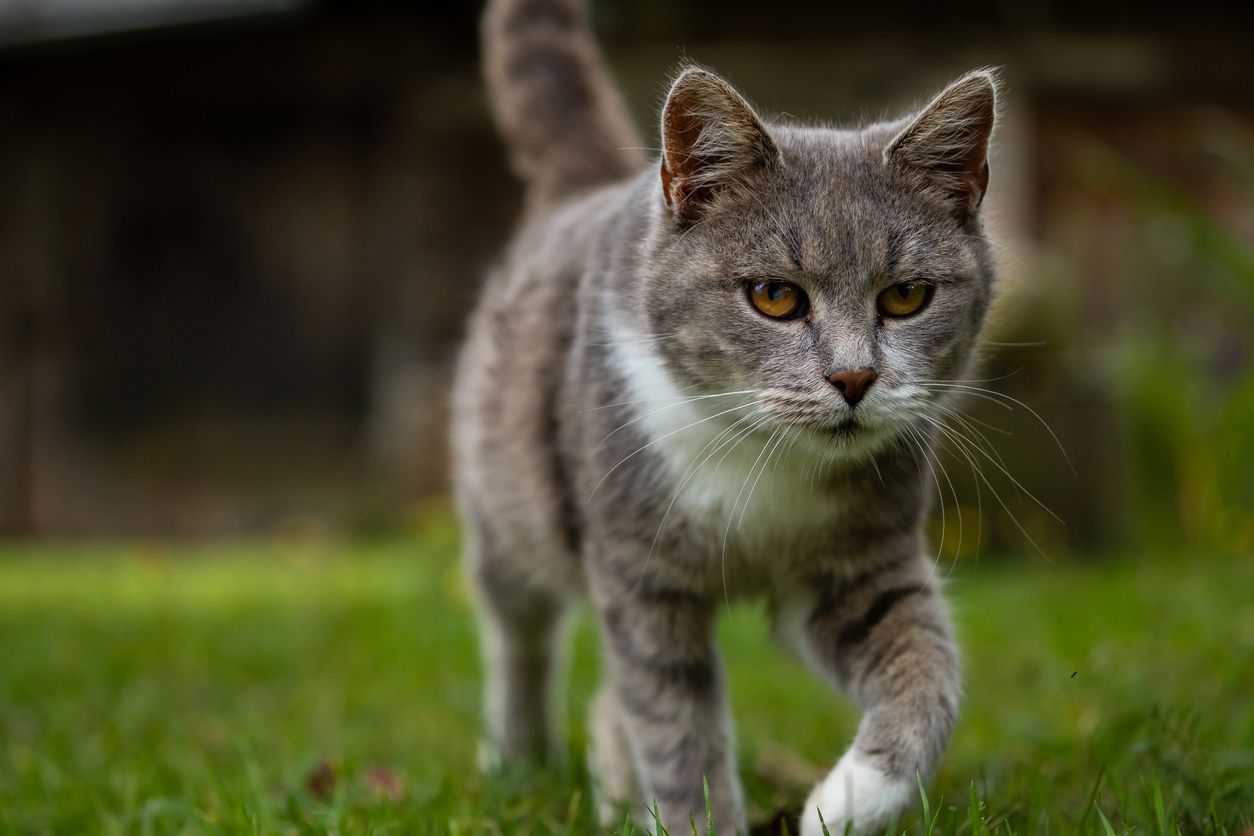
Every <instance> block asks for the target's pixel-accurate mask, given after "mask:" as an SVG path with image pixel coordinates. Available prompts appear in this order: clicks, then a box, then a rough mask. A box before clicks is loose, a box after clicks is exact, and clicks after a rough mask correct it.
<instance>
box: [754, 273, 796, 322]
mask: <svg viewBox="0 0 1254 836" xmlns="http://www.w3.org/2000/svg"><path fill="white" fill-rule="evenodd" d="M749 301H750V302H752V303H753V307H755V308H757V309H758V310H759V311H761V312H762V313H764V314H766V315H767V316H769V317H771V318H772V319H795V318H796V317H799V316H804V315H805V312H806V310H808V309H809V307H810V300H809V298H807V297H806V292H805V291H804V290H802V289H801V288H799V287H797V286H796V285H795V284H792V283H790V282H781V281H777V280H775V279H760V280H758V281H756V282H753V283H752V284H750V285H749Z"/></svg>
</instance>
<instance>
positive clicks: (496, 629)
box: [468, 537, 565, 769]
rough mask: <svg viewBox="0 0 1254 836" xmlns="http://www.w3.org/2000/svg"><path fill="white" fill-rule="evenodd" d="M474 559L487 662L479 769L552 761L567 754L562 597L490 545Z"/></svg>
mask: <svg viewBox="0 0 1254 836" xmlns="http://www.w3.org/2000/svg"><path fill="white" fill-rule="evenodd" d="M473 539H474V540H475V541H477V544H476V545H472V549H474V550H475V551H473V552H472V553H471V554H469V555H468V560H469V564H470V573H469V574H470V578H471V583H472V585H473V586H474V588H475V591H476V593H477V596H476V597H477V603H478V611H479V633H480V643H481V646H482V651H483V663H484V679H485V686H484V687H485V692H484V715H485V722H486V726H487V736H486V739H485V741H484V743H483V745H482V747H481V749H480V753H479V760H480V766H481V767H483V768H485V769H491V768H495V767H497V766H500V765H502V764H505V763H516V762H522V761H545V760H553V759H556V758H557V757H558V756H559V755H560V750H561V736H560V735H559V734H558V733H557V729H556V720H557V717H556V714H557V702H558V701H557V699H556V693H555V692H556V690H557V689H556V683H555V682H554V680H555V678H556V674H557V673H558V668H559V667H560V665H559V664H558V659H559V657H560V655H561V654H560V650H561V648H560V642H561V640H562V638H563V632H564V631H563V629H562V626H563V621H564V613H565V606H564V602H563V600H562V598H561V597H560V596H558V595H557V594H555V593H553V592H550V591H548V590H544V589H540V588H537V586H535V585H534V584H532V583H530V582H529V581H528V579H526V578H520V577H518V575H517V573H516V572H511V571H510V567H509V565H508V563H507V562H506V561H505V560H503V559H502V557H503V556H502V555H499V554H494V553H491V552H488V551H486V550H485V549H484V547H483V538H482V537H476V538H473Z"/></svg>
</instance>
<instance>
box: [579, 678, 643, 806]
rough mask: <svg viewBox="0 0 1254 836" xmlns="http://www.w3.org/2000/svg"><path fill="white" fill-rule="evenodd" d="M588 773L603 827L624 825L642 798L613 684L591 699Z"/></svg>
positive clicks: (607, 684)
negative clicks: (625, 817)
mask: <svg viewBox="0 0 1254 836" xmlns="http://www.w3.org/2000/svg"><path fill="white" fill-rule="evenodd" d="M588 738H589V739H588V772H589V773H590V774H591V776H592V783H593V788H594V791H595V793H596V806H597V816H598V818H599V819H600V822H601V826H602V827H613V826H615V825H621V824H622V823H623V814H624V812H625V811H627V810H628V809H629V808H630V807H631V806H632V804H633V802H634V801H636V800H637V799H638V797H639V796H640V789H639V782H638V781H637V780H636V768H635V764H634V763H633V762H632V758H631V748H630V747H629V745H628V743H627V738H626V733H625V731H624V729H623V720H622V708H621V707H620V706H619V704H618V695H617V694H616V693H615V692H614V688H613V686H612V685H611V684H610V683H608V682H607V683H604V684H602V685H601V690H600V691H599V692H598V693H597V695H596V697H595V698H594V699H593V700H592V705H591V706H590V708H589V710H588Z"/></svg>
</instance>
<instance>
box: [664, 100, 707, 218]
mask: <svg viewBox="0 0 1254 836" xmlns="http://www.w3.org/2000/svg"><path fill="white" fill-rule="evenodd" d="M690 98H691V97H690V96H689V95H688V94H687V93H682V92H679V93H676V94H675V95H673V96H672V97H671V100H670V101H669V102H667V104H666V113H665V116H664V118H663V130H662V147H663V149H664V151H663V153H662V194H663V195H664V196H665V198H666V204H667V205H668V206H674V205H679V206H680V207H685V206H687V205H688V204H690V203H693V202H695V203H702V202H704V199H705V197H706V195H705V194H704V192H705V191H706V190H705V189H701V188H699V187H694V186H693V185H692V182H691V181H692V176H693V174H695V173H696V172H698V171H700V170H701V169H702V168H704V167H705V166H707V165H710V164H711V162H712V161H711V160H708V159H706V158H704V157H700V156H697V155H696V154H694V153H693V149H694V148H696V147H697V142H698V141H699V140H700V138H701V130H702V127H703V124H702V122H701V120H700V119H698V118H696V117H695V116H693V107H692V103H691V102H690V101H689V99H690Z"/></svg>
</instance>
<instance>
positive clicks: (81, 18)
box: [0, 0, 1254, 554]
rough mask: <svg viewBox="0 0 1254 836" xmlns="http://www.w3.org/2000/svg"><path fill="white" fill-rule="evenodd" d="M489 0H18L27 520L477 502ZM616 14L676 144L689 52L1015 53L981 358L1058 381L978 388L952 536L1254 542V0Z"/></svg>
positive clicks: (182, 525)
mask: <svg viewBox="0 0 1254 836" xmlns="http://www.w3.org/2000/svg"><path fill="white" fill-rule="evenodd" d="M479 8H480V7H479V4H477V3H465V4H461V3H450V4H416V3H415V4H384V3H369V2H301V0H216V1H215V0H184V1H183V2H180V1H179V0H91V1H90V2H89V1H88V0H43V1H42V2H41V1H40V0H0V532H2V533H4V534H6V535H20V536H91V537H109V536H128V537H135V536H140V537H147V536H153V537H157V536H177V537H199V536H222V535H230V536H235V535H253V534H270V533H276V532H279V533H282V532H289V531H296V532H302V531H310V530H312V531H318V532H335V533H340V532H343V533H348V534H369V533H376V532H382V531H388V530H392V529H395V528H397V527H403V526H404V524H405V523H404V521H405V519H406V518H407V516H408V515H410V514H411V512H412V509H413V508H414V507H415V505H416V504H417V503H419V502H421V501H422V500H423V499H424V498H426V497H433V496H435V497H438V496H441V495H442V493H443V492H444V490H445V488H446V462H445V458H446V447H445V421H446V417H445V390H446V387H447V385H448V382H449V376H450V364H451V359H452V357H453V355H454V353H455V351H456V348H457V341H458V338H459V335H460V333H461V330H462V320H463V318H464V316H465V314H466V313H467V311H468V308H469V307H470V305H471V304H472V303H473V300H474V298H475V294H476V292H477V288H478V286H479V283H480V277H481V276H482V275H483V273H484V271H485V269H486V267H487V266H488V265H489V264H490V263H491V261H492V259H493V257H494V253H495V252H496V251H497V250H498V249H499V247H500V246H501V244H502V243H503V242H504V240H505V238H506V236H507V234H508V232H509V229H510V224H511V222H512V220H513V219H514V218H515V216H516V213H517V211H518V208H519V197H520V194H519V188H518V185H517V183H516V182H515V181H514V180H513V178H512V177H511V175H510V173H509V171H508V169H507V166H506V163H505V158H504V153H503V150H502V148H501V146H500V144H499V142H498V140H497V138H496V135H495V133H494V131H493V128H492V126H491V124H490V121H489V118H488V115H487V112H486V108H485V103H484V98H483V93H482V89H481V84H480V80H479V76H478V67H477V61H478V45H477V32H476V20H477V16H478V13H479ZM594 13H595V14H594V16H595V19H596V23H597V29H598V32H599V34H600V37H601V40H602V42H603V44H604V45H605V49H606V51H607V53H608V55H609V57H610V61H611V64H612V65H613V67H614V69H615V72H616V75H617V77H618V79H619V82H620V84H621V86H622V87H623V89H624V91H625V92H626V94H627V97H628V99H629V101H630V103H631V105H632V107H633V109H634V111H635V112H636V114H637V116H638V119H639V123H640V125H641V129H642V134H643V135H644V136H645V137H646V141H648V139H647V138H648V137H651V136H652V132H653V128H652V125H653V119H654V112H655V109H656V106H657V103H658V101H659V99H660V97H661V95H662V94H663V93H664V90H665V81H666V79H667V76H668V74H669V73H670V72H671V71H672V70H673V68H674V67H675V66H676V64H677V63H678V62H679V61H681V60H683V59H685V58H686V59H691V60H696V61H699V62H701V63H704V64H707V65H710V66H713V67H715V68H717V69H719V70H720V71H723V72H725V73H726V74H727V75H728V76H729V77H730V78H731V79H732V80H733V81H734V82H736V83H737V84H738V85H739V86H740V87H741V88H742V90H744V91H745V92H746V94H747V95H748V96H749V97H750V98H751V99H753V100H754V101H755V102H756V103H758V104H759V105H760V106H761V107H762V108H763V109H764V110H766V111H767V112H771V113H787V114H789V115H791V116H793V117H796V118H800V119H821V120H830V121H835V122H841V121H844V122H849V121H857V120H861V119H868V118H875V117H877V116H879V115H882V114H886V113H891V112H894V111H898V110H901V109H904V108H906V107H909V106H911V105H912V104H916V103H918V102H919V101H920V100H922V99H925V98H926V96H927V95H929V94H930V93H931V92H932V91H934V90H935V89H937V88H938V87H939V86H941V85H942V84H944V83H945V81H947V80H948V79H949V78H950V77H952V76H954V75H956V74H958V73H960V72H961V71H963V70H965V69H969V68H971V67H973V66H981V65H988V64H996V65H1000V66H1002V67H1003V68H1004V73H1005V78H1006V80H1007V97H1006V100H1007V101H1006V107H1005V112H1004V114H1003V116H1004V118H1003V121H1002V124H1001V128H1000V133H999V135H998V138H997V150H996V154H995V157H994V161H993V165H994V174H993V188H992V192H991V193H990V197H989V201H988V209H987V217H988V223H989V225H990V226H991V228H992V229H993V230H994V232H995V234H996V235H997V236H998V241H999V244H1000V245H1001V248H1002V251H1001V258H1000V261H1001V265H1002V274H1003V279H1004V281H1003V285H1002V287H1003V293H1002V296H1001V299H1000V300H999V303H998V307H997V309H996V312H995V317H994V323H993V327H991V328H990V329H989V333H988V337H989V343H988V345H987V346H986V351H985V353H986V354H987V356H988V359H987V362H986V363H985V365H984V367H983V372H984V373H983V374H980V375H978V376H979V377H982V378H988V379H989V382H988V383H985V384H981V385H985V386H988V387H990V388H993V389H995V390H996V391H997V392H999V393H1002V394H1004V395H1008V396H1010V397H1013V398H1016V399H1018V400H1020V401H1022V402H1023V403H1024V404H1027V405H1029V406H1030V407H1031V410H1029V409H1025V408H1023V407H1021V406H1015V407H1014V409H1013V410H1009V409H1003V408H1001V407H1000V406H999V405H998V404H997V403H994V402H992V401H991V400H985V399H983V398H980V397H978V396H977V397H974V398H972V399H971V400H970V401H969V403H968V405H969V407H970V412H971V414H972V415H973V416H974V417H975V418H977V419H978V420H979V421H983V422H987V423H988V424H990V425H993V427H996V430H993V429H991V428H987V429H984V430H982V431H984V432H986V433H987V435H988V438H989V440H990V441H991V443H992V445H993V447H995V451H991V452H992V455H990V456H988V457H986V459H981V458H980V457H979V456H976V457H975V458H976V459H977V461H979V462H980V463H981V464H982V465H983V470H984V471H985V473H986V475H987V478H988V482H984V481H981V480H979V479H978V478H977V477H976V476H974V475H973V474H972V472H971V470H970V468H969V467H968V466H967V464H966V463H965V462H964V461H963V460H962V458H961V457H960V456H957V455H950V456H947V457H945V458H943V459H942V463H943V464H944V465H945V468H946V475H947V476H948V477H950V479H951V480H952V482H953V485H954V487H953V489H952V491H951V490H950V488H949V485H948V481H947V480H941V484H942V486H943V492H944V493H945V495H946V503H947V507H948V508H949V509H950V512H949V513H948V514H947V515H946V517H945V522H944V527H945V534H946V542H947V543H948V544H949V545H948V546H947V547H946V548H947V549H948V550H951V551H953V550H959V551H961V552H962V553H963V554H966V553H968V552H973V551H974V550H975V549H976V548H977V547H978V548H979V549H981V550H982V551H984V552H991V553H997V552H1010V551H1023V550H1027V549H1031V548H1032V546H1031V545H1030V543H1029V538H1031V540H1033V541H1035V542H1036V543H1037V544H1038V545H1039V546H1040V547H1041V548H1042V550H1044V551H1046V552H1051V551H1053V550H1057V549H1069V550H1077V551H1082V552H1098V551H1101V550H1107V549H1113V548H1122V549H1128V548H1151V549H1164V548H1170V547H1171V546H1172V545H1173V544H1175V543H1179V542H1184V541H1187V542H1189V543H1190V544H1191V546H1192V548H1193V549H1194V550H1195V551H1208V550H1209V551H1222V552H1241V553H1250V552H1252V551H1254V515H1252V514H1251V509H1252V508H1254V372H1252V368H1251V362H1252V352H1254V50H1251V48H1250V44H1251V42H1252V40H1254V38H1252V36H1254V6H1251V5H1250V4H1235V3H1234V4H1231V5H1225V4H1217V3H1194V4H1190V5H1189V6H1187V7H1183V6H1180V5H1179V4H1173V5H1164V6H1163V7H1162V8H1161V9H1160V8H1158V7H1147V6H1143V5H1133V4H1114V5H1106V6H1103V5H1096V4H1091V3H1081V2H1065V3H1045V2H1029V3H1004V2H1003V3H987V2H975V3H967V4H957V5H954V4H937V3H925V2H903V3H897V4H893V5H892V6H891V7H888V6H884V5H877V4H792V3H782V2H777V3H772V4H769V5H766V6H764V4H761V3H754V2H741V1H740V0H735V1H734V2H722V3H719V4H709V3H700V2H696V0H685V2H669V1H668V2H663V0H646V1H645V2H628V0H622V1H621V2H608V0H599V2H596V3H595V4H594ZM1033 410H1035V412H1036V413H1039V418H1040V419H1041V421H1038V420H1037V416H1036V415H1034V414H1033ZM1042 421H1043V422H1044V423H1047V424H1048V425H1049V426H1050V427H1052V432H1053V433H1054V434H1056V435H1057V438H1058V442H1059V444H1060V446H1061V447H1062V448H1063V449H1065V451H1066V456H1065V457H1064V455H1063V453H1062V452H1060V450H1059V446H1058V445H1055V442H1054V440H1053V438H1051V432H1050V431H1049V430H1047V429H1045V428H1044V426H1043V424H1042ZM976 426H982V425H978V424H977V425H976ZM998 457H1000V459H1001V461H998ZM1068 457H1069V459H1070V462H1071V465H1069V464H1068V462H1067V460H1066V459H1067V458H1068ZM1002 467H1004V468H1005V471H1008V472H1009V473H1010V474H1013V475H1014V477H1015V479H1017V481H1018V482H1019V483H1020V485H1018V486H1016V484H1015V483H1014V481H1012V480H1011V479H1010V478H1009V477H1008V476H1007V475H1006V473H1005V472H1003V471H1002V469H1001V468H1002ZM1073 468H1074V471H1073ZM992 489H995V490H996V491H997V493H998V494H999V495H1000V499H998V498H995V497H994V496H993V495H992V493H991V490H992ZM1029 492H1030V493H1031V494H1033V495H1035V496H1036V497H1037V498H1039V499H1040V501H1041V503H1042V504H1043V505H1044V506H1047V507H1048V508H1049V509H1050V510H1051V511H1052V512H1053V513H1054V514H1056V515H1057V517H1058V518H1060V519H1061V521H1062V522H1058V521H1056V520H1054V519H1052V518H1051V516H1050V515H1049V513H1047V512H1046V511H1045V510H1044V509H1043V508H1042V507H1041V505H1038V504H1037V503H1036V502H1034V501H1033V499H1032V497H1031V496H1029V495H1028V493H1029ZM955 504H957V505H959V506H960V507H961V509H962V512H963V518H964V538H963V545H962V546H961V547H960V549H959V547H958V546H957V538H956V531H951V529H952V528H953V527H954V526H955V525H956V517H957V514H956V512H955V511H954V505H955ZM1003 504H1004V505H1003ZM977 521H978V529H979V532H978V536H977V535H976V532H975V529H976V528H977ZM937 525H938V527H939V526H940V522H939V520H938V523H937Z"/></svg>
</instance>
